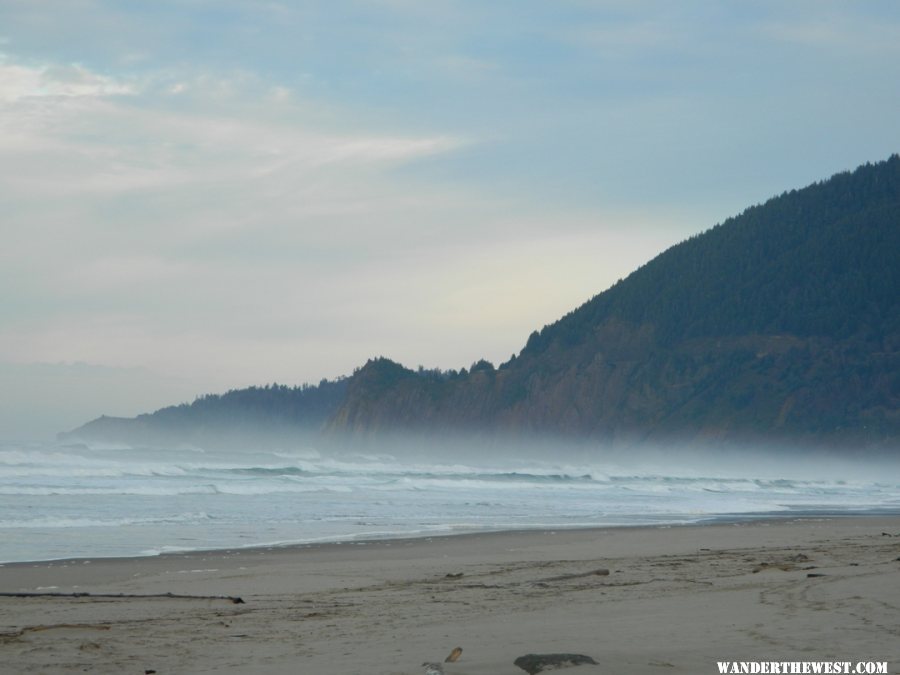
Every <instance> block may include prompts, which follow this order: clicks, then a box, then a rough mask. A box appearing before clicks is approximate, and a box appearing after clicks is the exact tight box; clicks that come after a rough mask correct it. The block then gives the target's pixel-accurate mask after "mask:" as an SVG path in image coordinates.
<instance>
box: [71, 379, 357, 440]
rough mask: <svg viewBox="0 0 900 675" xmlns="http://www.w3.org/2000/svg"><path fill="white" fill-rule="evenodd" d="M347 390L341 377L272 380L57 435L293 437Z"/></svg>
mask: <svg viewBox="0 0 900 675" xmlns="http://www.w3.org/2000/svg"><path fill="white" fill-rule="evenodd" d="M346 391H347V380H346V379H339V380H337V381H333V382H332V381H328V380H322V381H321V382H320V383H319V384H318V385H317V386H310V385H303V386H300V387H287V386H284V385H278V384H271V385H266V386H264V387H249V388H247V389H234V390H232V391H229V392H226V393H224V394H207V395H206V396H201V397H199V398H197V399H196V400H195V401H194V402H193V403H190V404H188V403H184V404H181V405H176V406H169V407H167V408H162V409H160V410H157V411H156V412H154V413H150V414H145V415H138V416H137V417H135V418H120V417H107V416H103V417H99V418H97V419H95V420H93V421H91V422H88V423H87V424H85V425H84V426H82V427H80V428H78V429H76V430H75V431H72V432H69V433H63V434H60V437H61V438H62V439H63V440H66V439H74V440H92V441H104V442H110V443H120V442H124V443H129V444H140V445H157V444H164V445H172V444H174V445H185V444H187V445H190V444H197V445H203V444H207V443H215V444H223V443H226V444H227V443H236V444H241V443H242V442H244V441H245V440H247V439H254V440H262V441H276V442H277V441H280V440H284V439H285V438H291V439H296V437H297V436H298V434H299V435H305V436H313V435H316V434H318V432H319V431H320V430H321V428H322V426H323V425H324V424H325V422H326V421H327V420H328V419H329V418H330V417H331V415H332V414H333V413H334V411H335V410H336V409H337V407H338V406H339V405H340V404H341V403H342V402H343V400H344V398H345V396H346Z"/></svg>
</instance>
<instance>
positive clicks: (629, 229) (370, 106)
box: [0, 0, 900, 437]
mask: <svg viewBox="0 0 900 675" xmlns="http://www.w3.org/2000/svg"><path fill="white" fill-rule="evenodd" d="M898 84H900V3H897V2H895V1H894V0H886V1H884V2H877V1H871V2H852V3H851V2H828V1H827V0H814V1H807V2H804V1H801V0H798V1H794V2H789V3H788V2H784V1H783V0H777V1H774V2H740V3H738V2H689V1H684V2H677V3H675V2H664V1H662V0H660V1H658V2H639V1H634V0H628V1H624V0H621V1H617V0H609V1H604V0H595V1H591V0H554V1H550V2H548V1H547V0H543V1H537V0H534V1H533V0H508V1H497V2H484V1H483V0H473V1H471V2H469V1H451V0H369V1H358V2H352V1H340V0H336V1H334V2H313V1H309V2H305V1H300V0H297V1H293V0H284V1H271V2H266V1H264V0H169V1H167V0H154V1H153V2H137V1H135V2H129V1H123V0H115V1H113V0H108V1H102V0H39V1H38V0H3V2H0V207H2V215H0V234H2V240H0V378H2V379H0V437H4V436H5V437H11V436H19V437H22V436H42V435H48V434H52V433H55V432H56V431H58V430H60V429H61V428H67V427H69V426H73V425H76V424H78V423H80V422H83V421H85V420H86V419H89V418H92V417H95V416H97V415H99V414H101V413H106V414H116V415H133V414H135V413H138V412H142V411H145V410H151V409H154V408H156V407H159V406H161V405H164V404H167V403H178V402H181V401H185V400H191V399H192V398H193V397H194V395H196V394H200V393H205V392H210V391H223V390H225V389H228V388H231V387H239V386H246V385H249V384H262V383H266V382H271V381H278V382H283V383H288V384H295V383H301V382H304V381H310V382H316V381H318V380H319V379H320V378H322V377H329V378H331V377H335V376H338V375H341V374H348V373H350V372H351V371H352V370H353V368H354V367H356V366H358V365H361V364H362V363H364V362H365V360H366V359H367V358H369V357H372V356H377V355H384V356H388V357H390V358H393V359H395V360H398V361H400V362H402V363H404V364H406V365H409V366H412V367H415V366H417V365H419V364H422V365H425V366H426V367H434V366H438V367H442V368H459V367H462V366H468V365H470V364H471V363H472V362H473V361H475V360H476V359H478V358H481V357H485V358H488V359H490V360H493V361H495V362H500V361H503V360H506V359H507V358H508V357H509V356H510V354H511V353H513V352H518V351H519V350H520V349H521V348H522V346H523V345H524V343H525V340H526V338H527V336H528V334H529V333H530V332H531V331H532V330H533V329H535V328H540V327H541V326H543V325H544V324H547V323H549V322H552V321H554V320H555V319H557V318H558V317H559V316H561V315H562V314H564V313H566V312H567V311H569V310H571V309H573V308H574V307H576V306H577V305H579V304H581V303H582V302H584V301H585V300H587V299H588V298H590V297H591V296H593V295H594V294H596V293H598V292H599V291H602V290H603V289H605V288H607V287H608V286H609V285H610V284H612V283H614V282H615V281H616V280H617V279H618V278H620V277H623V276H625V275H627V274H628V273H629V272H630V271H631V270H633V269H634V268H635V267H637V266H638V265H640V264H641V263H643V262H646V261H647V260H649V259H650V258H652V257H653V256H654V255H655V254H657V253H658V252H660V251H661V250H663V249H664V248H665V247H667V246H669V245H671V244H673V243H675V242H677V241H680V240H681V239H684V238H685V237H687V236H690V235H691V234H694V233H697V232H700V231H702V230H705V229H707V228H709V227H711V226H712V225H714V224H716V223H717V222H720V221H721V220H723V219H724V218H726V217H728V216H730V215H735V214H737V213H739V212H740V211H741V210H743V209H744V208H745V207H747V206H749V205H751V204H754V203H758V202H760V201H763V200H765V199H767V198H768V197H770V196H773V195H774V194H777V193H780V192H782V191H783V190H785V189H790V188H795V187H801V186H803V185H805V184H808V183H810V182H812V181H815V180H819V179H823V178H826V177H828V176H829V175H831V174H833V173H835V172H837V171H841V170H845V169H851V168H853V167H855V166H856V165H858V164H861V163H864V162H866V161H877V160H881V159H885V158H886V157H887V156H888V155H890V154H891V153H892V152H896V151H898V149H900V124H898V121H897V120H898V111H900V86H898Z"/></svg>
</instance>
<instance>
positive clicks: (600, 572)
mask: <svg viewBox="0 0 900 675" xmlns="http://www.w3.org/2000/svg"><path fill="white" fill-rule="evenodd" d="M607 576H609V570H608V569H605V568H600V569H597V570H591V571H590V572H578V573H577V574H561V575H560V576H558V577H546V578H544V579H538V582H546V581H568V580H569V579H581V578H583V577H607Z"/></svg>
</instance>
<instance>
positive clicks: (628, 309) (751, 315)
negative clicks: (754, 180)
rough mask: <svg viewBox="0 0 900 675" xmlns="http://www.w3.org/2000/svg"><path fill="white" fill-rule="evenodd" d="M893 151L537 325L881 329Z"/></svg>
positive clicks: (756, 211) (890, 301)
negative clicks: (616, 322) (611, 323)
mask: <svg viewBox="0 0 900 675" xmlns="http://www.w3.org/2000/svg"><path fill="white" fill-rule="evenodd" d="M898 256H900V156H898V155H893V156H892V157H891V158H890V159H888V160H887V161H886V162H882V163H880V164H875V165H871V164H867V165H865V166H862V167H860V168H858V169H857V170H856V171H854V172H852V173H849V172H848V173H841V174H838V175H836V176H834V177H832V178H831V179H830V180H827V181H824V182H820V183H816V184H814V185H811V186H809V187H807V188H804V189H802V190H792V191H791V192H786V193H784V194H782V195H781V196H779V197H775V198H773V199H770V200H769V201H768V202H766V203H765V204H763V205H761V206H754V207H751V208H749V209H747V210H746V211H744V213H742V214H741V215H739V216H737V217H734V218H730V219H728V220H726V221H725V222H724V223H722V224H721V225H717V226H716V227H714V228H712V229H711V230H708V231H707V232H704V233H703V234H700V235H697V236H695V237H692V238H691V239H688V240H687V241H684V242H682V243H681V244H678V245H676V246H673V247H672V248H670V249H669V250H667V251H666V252H664V253H662V254H661V255H659V256H658V257H656V258H655V259H654V260H653V261H651V262H650V263H647V264H646V265H644V266H643V267H641V268H640V269H638V270H637V271H636V272H634V273H632V274H631V275H630V276H629V277H628V278H627V279H626V280H624V281H620V282H619V283H617V284H616V285H615V286H613V287H612V288H610V289H609V290H608V291H606V292H604V293H600V294H599V295H597V296H596V297H594V298H593V299H592V300H591V301H590V302H588V303H586V304H585V305H583V306H581V307H580V308H578V309H577V310H575V311H573V312H571V313H570V314H568V315H567V316H566V317H564V318H563V319H561V320H560V321H558V322H556V323H555V324H553V325H551V326H547V327H545V328H544V330H542V331H541V332H540V333H538V334H534V335H532V338H531V339H530V340H529V343H528V346H527V347H526V352H529V353H536V352H539V351H541V350H542V349H543V348H545V347H546V346H547V345H548V344H550V343H552V342H553V341H556V340H562V341H565V342H568V343H577V342H580V341H583V340H585V339H588V337H589V336H590V332H591V328H592V326H596V325H598V324H600V323H602V322H603V321H605V320H608V319H610V318H613V317H615V318H618V319H621V320H623V321H628V322H630V323H632V324H647V323H649V324H652V325H653V326H654V332H655V335H656V338H657V339H658V340H659V341H660V342H661V343H665V344H675V343H677V342H678V341H680V340H685V339H689V338H698V337H717V336H729V335H743V334H747V333H760V334H777V333H788V334H792V335H797V336H815V335H822V336H828V337H831V338H847V337H850V336H853V335H856V334H859V333H864V334H866V335H867V336H869V337H873V338H877V337H883V336H885V335H887V334H889V333H891V332H893V333H896V332H897V330H898V322H900V312H898V303H900V294H898V292H897V291H898V288H900V264H898V262H900V261H898Z"/></svg>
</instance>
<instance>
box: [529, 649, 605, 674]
mask: <svg viewBox="0 0 900 675" xmlns="http://www.w3.org/2000/svg"><path fill="white" fill-rule="evenodd" d="M513 663H514V664H515V665H517V666H518V667H519V668H521V669H522V670H524V671H525V672H526V673H528V675H536V673H542V672H544V671H545V670H556V669H557V668H569V667H571V666H582V665H584V664H586V663H588V664H594V665H597V662H596V661H594V659H592V658H591V657H590V656H585V655H584V654H526V655H525V656H520V657H519V658H517V659H516V660H515V661H513Z"/></svg>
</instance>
